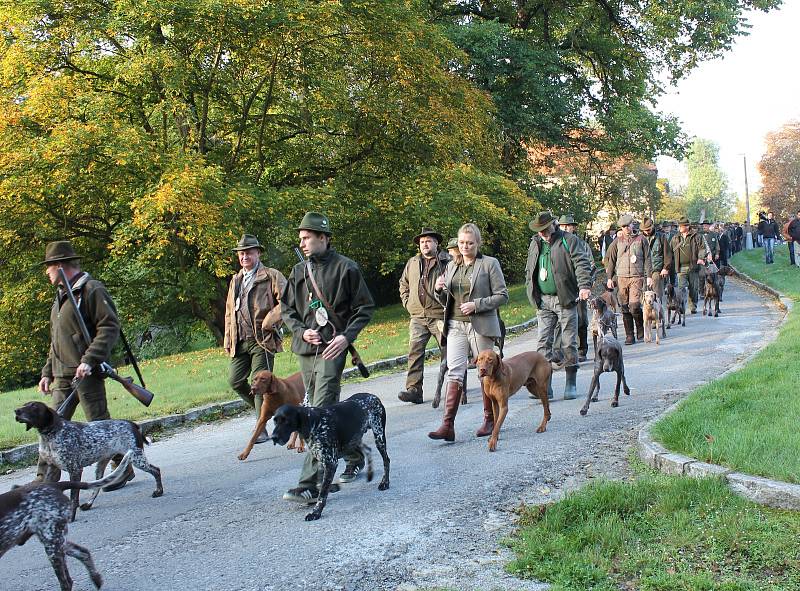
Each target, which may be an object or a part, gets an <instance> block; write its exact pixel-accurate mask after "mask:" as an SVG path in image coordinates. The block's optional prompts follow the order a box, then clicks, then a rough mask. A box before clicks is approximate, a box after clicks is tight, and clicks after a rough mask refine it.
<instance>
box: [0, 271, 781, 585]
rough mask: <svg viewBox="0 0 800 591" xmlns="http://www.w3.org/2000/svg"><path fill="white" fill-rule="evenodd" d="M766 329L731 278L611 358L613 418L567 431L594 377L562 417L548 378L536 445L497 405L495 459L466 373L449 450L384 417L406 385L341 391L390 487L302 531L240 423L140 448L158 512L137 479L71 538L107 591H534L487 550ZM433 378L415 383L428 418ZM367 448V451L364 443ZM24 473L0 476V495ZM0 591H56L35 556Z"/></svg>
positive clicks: (369, 486) (276, 465)
mask: <svg viewBox="0 0 800 591" xmlns="http://www.w3.org/2000/svg"><path fill="white" fill-rule="evenodd" d="M780 317H781V314H780V313H779V312H778V311H777V310H776V309H775V308H774V307H772V306H771V305H768V303H767V302H766V300H765V298H764V296H763V295H761V294H759V293H756V292H753V291H750V290H749V289H748V288H747V287H744V286H743V284H740V283H738V282H736V281H735V280H730V279H729V281H728V288H727V290H726V292H725V299H724V301H723V303H722V315H721V316H720V317H719V318H716V319H714V318H704V317H703V316H702V315H700V314H697V315H695V316H689V317H688V318H687V321H686V327H685V328H684V327H673V328H672V329H671V330H669V331H668V333H667V335H668V338H667V339H666V340H663V341H662V344H661V345H660V346H656V345H655V343H653V344H646V343H643V344H637V345H635V346H632V347H625V350H624V353H625V366H626V370H627V378H628V383H629V384H630V386H631V389H632V393H631V396H630V397H626V396H624V395H622V397H621V399H620V407H619V408H616V409H614V408H611V407H610V403H609V398H610V395H611V392H612V388H613V385H614V377H613V375H612V374H605V376H604V377H603V378H602V380H601V392H600V402H598V403H594V404H592V406H591V408H590V410H589V414H588V416H587V417H581V416H580V415H579V414H578V410H579V408H580V407H581V405H582V404H583V399H582V398H583V396H584V394H585V392H586V391H587V389H588V385H589V380H590V377H591V360H590V362H589V363H585V364H583V365H582V367H581V370H580V372H579V373H578V392H579V395H580V398H579V399H578V400H572V401H564V400H561V393H562V391H563V382H564V372H563V371H561V372H557V373H556V374H555V375H554V378H553V383H554V390H555V392H556V401H555V402H554V403H553V404H552V406H551V409H552V413H553V418H552V421H551V422H550V424H549V426H548V429H547V432H546V433H543V434H536V433H535V428H536V425H537V424H538V422H539V420H540V419H541V412H542V411H541V406H540V405H539V403H538V402H537V401H533V400H531V399H529V398H528V396H527V391H525V390H522V391H521V392H519V393H518V394H517V395H516V396H514V397H513V398H512V399H511V402H510V411H509V414H508V417H507V419H506V422H505V425H504V426H503V431H502V433H501V438H500V442H499V446H498V451H497V452H496V453H489V452H488V450H487V440H486V439H485V438H483V439H478V438H476V437H475V436H474V431H475V429H476V428H477V427H478V426H479V425H480V423H481V418H482V410H483V409H482V405H481V402H480V400H479V396H480V394H479V391H478V389H477V378H476V376H475V372H474V371H471V372H470V376H469V385H470V388H469V392H468V396H469V404H467V405H466V406H462V407H461V409H460V410H459V413H458V417H457V419H456V441H455V442H454V443H450V444H448V443H442V442H435V441H432V440H430V439H428V438H427V436H426V434H427V432H428V431H430V430H432V429H434V428H436V427H437V426H438V425H439V421H440V418H441V412H442V409H441V407H440V408H439V409H438V410H434V409H432V408H431V406H430V404H428V403H426V404H422V405H410V404H404V403H401V402H399V401H398V400H397V392H398V391H399V390H400V389H401V388H402V387H403V386H404V383H405V381H404V380H405V374H404V373H395V374H392V375H386V376H380V377H377V378H375V379H371V380H368V381H365V382H361V383H346V384H345V386H344V391H343V398H344V397H346V396H349V395H350V394H353V393H356V392H363V391H367V392H372V393H374V394H377V395H378V396H380V397H381V399H382V400H383V402H384V404H385V405H386V407H387V411H388V449H389V455H390V456H391V460H392V466H391V467H392V473H391V488H390V489H389V490H388V491H385V492H380V491H378V487H377V484H378V481H379V480H380V476H381V474H382V468H381V463H380V456H379V455H378V454H377V453H374V459H375V460H376V468H377V469H376V478H375V480H373V482H371V483H368V482H366V479H365V478H364V477H363V476H360V477H359V478H358V479H357V480H356V481H355V482H353V483H352V484H349V485H346V486H344V487H343V489H342V491H340V492H338V493H335V494H332V495H331V496H330V497H329V501H328V506H327V507H326V508H325V511H324V513H323V515H322V519H321V520H319V521H316V522H310V523H307V522H306V521H304V519H303V517H304V516H305V514H306V513H307V512H308V508H307V507H304V506H301V505H297V504H293V503H288V502H286V501H283V500H281V495H282V494H283V492H284V491H286V490H287V489H288V488H291V487H293V486H295V485H296V482H297V477H298V475H299V471H300V466H301V461H302V456H301V455H299V454H297V453H296V452H293V451H288V450H286V449H283V448H280V447H276V446H273V445H271V444H265V445H260V446H257V447H256V448H255V449H254V451H253V453H252V454H251V456H250V458H249V459H248V460H247V461H245V462H240V461H239V460H238V459H237V458H236V455H237V453H238V452H239V451H240V450H241V449H242V447H243V446H244V443H245V441H246V440H247V438H248V436H249V435H250V429H251V428H252V426H253V423H254V418H253V417H252V416H250V415H248V416H243V417H240V418H236V419H232V420H227V421H222V422H218V423H214V424H204V425H200V426H197V427H194V428H192V429H188V430H185V431H182V432H179V433H177V434H175V435H174V436H171V437H169V438H166V439H164V440H161V441H158V442H156V443H155V444H154V445H152V446H150V447H149V448H148V449H147V455H148V457H149V458H150V460H151V462H152V463H154V464H156V465H157V466H159V467H160V468H161V470H162V473H163V476H164V487H165V494H164V496H163V497H161V498H158V499H153V498H151V497H150V494H151V492H152V491H153V489H154V481H153V479H152V478H151V477H150V476H149V475H147V474H145V473H142V472H139V473H138V474H137V476H136V479H135V480H133V481H132V482H131V483H129V484H128V486H127V487H125V488H124V489H122V490H121V491H118V492H114V493H108V494H106V493H102V494H101V495H100V496H99V497H98V500H97V502H96V504H95V508H94V509H93V510H92V511H90V512H79V513H78V520H77V521H76V522H75V523H73V524H72V525H71V526H70V529H69V536H68V538H69V539H71V540H72V541H74V542H76V543H78V544H81V545H85V546H87V547H88V548H89V549H90V550H91V552H92V554H93V556H94V560H95V563H96V564H97V566H98V569H99V570H100V572H101V573H102V574H103V576H104V577H105V585H104V587H103V588H104V589H109V590H152V589H192V590H206V589H207V590H212V589H213V590H253V591H255V590H260V591H273V590H274V591H281V590H286V589H326V590H327V589H341V590H352V591H355V590H364V591H366V590H384V589H387V590H389V589H391V590H395V589H399V590H402V591H411V590H413V589H430V588H442V587H444V588H450V589H464V590H468V589H469V590H471V589H476V590H477V589H480V590H483V591H488V590H492V589H520V590H529V589H543V588H546V586H545V585H542V584H539V583H536V582H533V581H524V580H519V579H516V578H514V577H512V576H510V575H508V574H506V573H505V571H504V565H505V564H506V563H507V562H508V561H509V560H510V559H511V558H512V557H513V556H512V554H511V552H510V551H509V550H507V549H506V548H505V546H503V544H502V540H503V538H504V537H506V536H507V535H508V534H509V533H511V532H512V531H513V528H514V520H515V515H516V508H518V507H519V505H520V504H521V503H541V502H547V501H551V500H553V499H557V498H559V497H560V496H562V495H563V494H565V492H568V491H569V490H572V489H574V488H576V487H579V486H580V485H582V484H583V483H585V482H587V481H588V480H589V479H591V478H597V477H610V478H624V477H625V476H626V475H628V474H629V472H628V468H627V461H626V458H627V456H628V454H629V452H630V448H631V445H632V443H633V441H634V439H635V435H636V433H637V431H638V428H639V427H640V426H641V425H642V424H644V422H646V421H647V420H648V419H650V418H652V417H654V416H656V415H658V414H659V413H660V412H661V411H663V410H664V409H665V408H666V407H668V406H669V405H670V404H671V403H673V402H674V401H675V400H677V399H678V398H680V397H681V396H682V395H683V394H684V393H686V392H687V391H689V390H691V389H692V388H694V387H696V386H697V385H699V384H701V383H704V382H706V381H709V380H711V379H713V378H714V377H716V376H718V375H719V374H720V373H722V372H723V371H724V370H725V369H727V368H728V367H730V366H732V365H734V364H735V363H736V362H737V361H739V360H741V359H743V358H745V357H747V356H748V355H749V354H750V353H751V352H752V351H754V350H755V349H757V348H760V347H761V346H763V344H764V343H765V342H767V341H768V340H770V339H771V338H773V337H774V334H775V332H776V331H775V327H776V325H777V323H778V321H779V319H780ZM620 329H621V327H620ZM534 338H535V335H534V334H532V333H528V334H526V335H523V336H520V337H518V338H516V339H514V340H513V341H510V342H509V344H508V346H507V354H509V355H513V354H515V353H518V352H521V351H525V350H531V349H532V348H533V347H534ZM590 358H591V351H590ZM435 370H436V368H435V367H433V366H430V367H429V368H428V370H427V371H426V377H425V379H426V388H425V390H426V392H425V398H426V401H430V399H431V396H432V388H433V386H435ZM270 426H271V425H270ZM20 428H22V426H20ZM365 440H366V442H367V443H368V444H371V443H372V436H371V434H367V436H366V438H365ZM341 469H342V466H341V465H340V470H341ZM33 473H34V471H33V469H26V470H22V471H19V472H16V473H14V474H11V475H7V476H3V477H0V490H8V489H9V488H10V486H11V485H12V484H14V483H21V482H27V481H29V480H30V479H31V478H32V476H33ZM92 473H93V472H92V471H90V470H87V471H85V473H84V477H85V478H86V479H90V478H91V476H92ZM68 564H69V569H70V572H71V574H72V577H73V579H74V580H75V589H82V590H83V589H93V586H92V585H91V582H90V581H89V578H88V576H87V573H86V570H85V569H84V568H83V566H82V565H81V564H80V563H79V562H77V561H76V560H74V559H68ZM0 587H2V588H3V589H9V590H12V589H13V590H15V591H32V590H39V589H54V588H57V582H56V579H55V576H54V574H53V572H52V569H51V567H50V565H49V563H48V562H47V559H46V557H45V554H44V551H43V549H42V546H41V544H40V543H39V542H38V541H36V540H30V541H29V542H28V543H27V544H26V545H25V546H23V547H19V548H14V549H12V550H10V551H9V552H8V553H7V554H6V555H5V556H4V557H3V558H2V559H0Z"/></svg>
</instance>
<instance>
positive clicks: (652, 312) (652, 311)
mask: <svg viewBox="0 0 800 591" xmlns="http://www.w3.org/2000/svg"><path fill="white" fill-rule="evenodd" d="M643 303H644V305H643V306H642V315H643V316H644V340H645V341H647V342H648V343H652V342H653V327H655V329H656V345H660V344H661V340H660V339H659V336H658V331H659V328H660V329H661V333H662V336H663V337H664V338H667V331H666V328H665V326H664V308H663V307H662V305H661V300H659V299H658V296H657V295H656V292H654V291H650V290H648V291H646V292H644V302H643Z"/></svg>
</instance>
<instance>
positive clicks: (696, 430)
mask: <svg viewBox="0 0 800 591" xmlns="http://www.w3.org/2000/svg"><path fill="white" fill-rule="evenodd" d="M782 251H786V247H785V246H784V247H782V248H780V249H777V252H776V257H775V258H776V261H777V262H776V263H775V264H774V265H769V266H767V265H765V264H764V258H763V253H762V252H761V251H760V250H752V251H745V252H742V253H740V254H737V255H736V257H734V259H733V261H732V263H733V264H734V266H736V268H737V269H739V270H740V271H742V272H743V273H746V274H747V275H749V276H750V277H752V278H753V279H756V280H758V281H760V282H762V283H765V284H766V285H769V286H770V287H773V288H775V289H777V290H778V291H780V292H781V293H783V294H784V295H786V296H789V297H791V298H793V300H794V301H795V302H798V303H800V268H798V267H794V268H792V267H790V266H789V264H788V256H785V255H784V253H783V252H782ZM753 322H759V319H757V318H754V319H753ZM776 330H777V329H776ZM798 376H800V308H799V307H797V305H796V306H795V308H794V309H793V311H792V313H791V314H790V316H789V318H788V319H787V322H786V324H784V326H783V327H782V328H781V330H780V333H779V335H778V337H777V339H776V340H775V341H774V342H773V343H771V344H770V345H768V346H767V347H765V348H764V350H763V351H761V352H760V353H759V354H758V355H757V356H756V357H755V358H754V359H753V360H752V361H751V362H750V363H748V364H747V365H746V366H745V367H744V368H742V369H740V370H739V371H737V372H734V373H732V374H730V375H728V376H726V377H725V378H722V379H720V380H717V381H714V382H712V383H710V384H707V385H706V386H703V387H701V388H698V389H697V390H696V391H695V392H693V393H692V394H691V395H690V396H689V397H688V398H687V399H686V400H685V402H684V403H683V404H682V405H681V406H680V407H679V408H678V410H676V411H675V412H673V413H671V414H670V415H669V416H667V417H665V418H664V419H662V420H661V421H659V422H658V423H657V424H656V425H655V426H654V427H653V429H652V433H653V436H654V437H655V438H656V439H658V440H659V441H660V442H661V443H663V444H664V445H665V446H666V447H668V448H669V449H671V450H674V451H677V452H680V453H684V454H686V455H689V456H692V457H694V458H698V459H701V460H704V461H707V462H712V463H715V464H721V465H724V466H727V467H729V468H732V469H734V470H737V471H741V472H745V473H748V474H756V475H759V476H765V477H768V478H776V479H779V480H784V481H787V482H794V483H798V482H800V456H798V454H797V450H798V449H800V430H798V429H797V424H798V420H800V398H798V397H797V396H796V393H797V380H798Z"/></svg>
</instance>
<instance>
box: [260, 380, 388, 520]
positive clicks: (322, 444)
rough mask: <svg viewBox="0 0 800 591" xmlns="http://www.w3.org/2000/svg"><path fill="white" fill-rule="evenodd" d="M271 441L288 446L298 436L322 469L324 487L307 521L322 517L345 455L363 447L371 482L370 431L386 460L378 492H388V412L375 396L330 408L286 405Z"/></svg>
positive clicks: (277, 416) (358, 396)
mask: <svg viewBox="0 0 800 591" xmlns="http://www.w3.org/2000/svg"><path fill="white" fill-rule="evenodd" d="M273 421H274V423H275V429H273V431H272V441H273V442H274V443H275V444H276V445H285V444H286V442H287V441H289V438H290V437H291V436H292V433H294V432H297V433H299V434H300V437H302V438H303V439H305V441H306V443H307V444H308V451H309V452H310V453H311V455H312V456H314V458H316V460H317V461H318V462H319V463H320V465H321V466H322V484H321V486H320V489H319V497H318V499H317V503H316V505H315V506H314V509H313V510H312V511H311V513H309V514H308V515H306V521H315V520H317V519H319V518H320V516H321V515H322V510H323V509H324V508H325V504H326V503H327V501H328V493H329V492H330V491H331V484H332V483H333V476H334V474H335V473H336V467H337V465H338V464H339V458H340V457H341V456H342V455H343V453H344V452H345V451H346V450H348V449H352V448H355V447H360V448H361V449H362V451H363V452H364V455H365V456H366V460H367V481H371V480H372V474H373V471H372V455H371V453H370V449H369V448H368V447H367V446H365V445H364V444H363V443H362V441H361V440H362V438H363V437H364V433H366V432H367V429H371V430H372V434H373V435H374V436H375V446H376V447H377V448H378V451H379V452H380V454H381V458H383V479H382V480H381V482H380V484H379V485H378V490H386V489H388V488H389V455H388V454H387V453H386V409H385V408H384V407H383V403H382V402H381V400H380V398H378V397H377V396H374V395H372V394H353V395H352V396H351V397H350V398H348V399H347V400H345V401H343V402H337V403H336V404H332V405H330V406H323V407H319V408H317V407H313V406H291V405H288V404H284V405H283V406H281V407H280V408H279V409H278V411H277V412H276V413H275V417H274V419H273Z"/></svg>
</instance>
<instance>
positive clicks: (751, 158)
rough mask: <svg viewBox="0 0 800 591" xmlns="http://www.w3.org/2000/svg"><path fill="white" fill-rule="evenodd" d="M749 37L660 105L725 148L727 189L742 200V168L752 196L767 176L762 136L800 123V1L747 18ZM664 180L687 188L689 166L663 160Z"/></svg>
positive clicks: (659, 162)
mask: <svg viewBox="0 0 800 591" xmlns="http://www.w3.org/2000/svg"><path fill="white" fill-rule="evenodd" d="M747 20H748V22H749V23H750V24H751V25H752V28H751V29H750V34H749V35H748V36H745V37H739V38H738V39H737V41H736V42H735V44H734V45H733V48H732V49H731V50H730V51H729V52H728V53H726V54H725V55H724V56H723V57H721V58H718V59H716V60H713V61H709V62H705V63H703V64H701V65H700V66H699V67H698V68H697V69H696V70H694V71H693V72H692V73H691V74H690V75H689V76H688V77H687V78H685V79H684V80H682V81H681V82H679V83H678V85H677V87H669V92H668V93H667V94H666V95H664V96H662V97H661V99H660V100H659V105H658V108H659V110H660V111H662V112H664V113H671V114H673V115H675V116H677V117H678V119H680V121H681V122H682V124H683V129H684V131H685V132H686V133H687V135H689V136H690V137H692V136H698V137H702V138H705V139H710V140H712V141H714V142H716V143H717V145H719V147H720V166H721V167H722V169H723V170H724V171H725V173H726V175H727V177H728V186H729V189H730V191H731V192H733V193H735V194H737V196H744V163H743V157H742V154H744V155H746V158H747V181H748V184H749V189H750V192H753V191H755V190H758V189H759V188H760V186H761V178H760V176H759V174H758V169H757V164H758V161H759V160H760V159H761V156H762V155H763V154H764V150H765V148H764V138H765V136H766V134H767V133H768V132H770V131H777V130H778V129H780V127H781V126H782V125H783V124H784V123H787V122H789V121H791V120H800V65H798V59H799V58H800V0H784V5H783V6H782V7H781V8H780V9H779V10H775V11H771V12H769V13H766V14H764V13H762V12H749V13H747ZM656 163H657V165H658V169H659V176H662V177H667V178H668V179H669V180H670V185H671V186H676V185H677V186H680V185H685V184H686V177H685V167H683V166H681V165H680V163H678V162H676V161H675V160H673V159H671V158H664V157H662V158H659V159H658V160H657V162H656Z"/></svg>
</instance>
